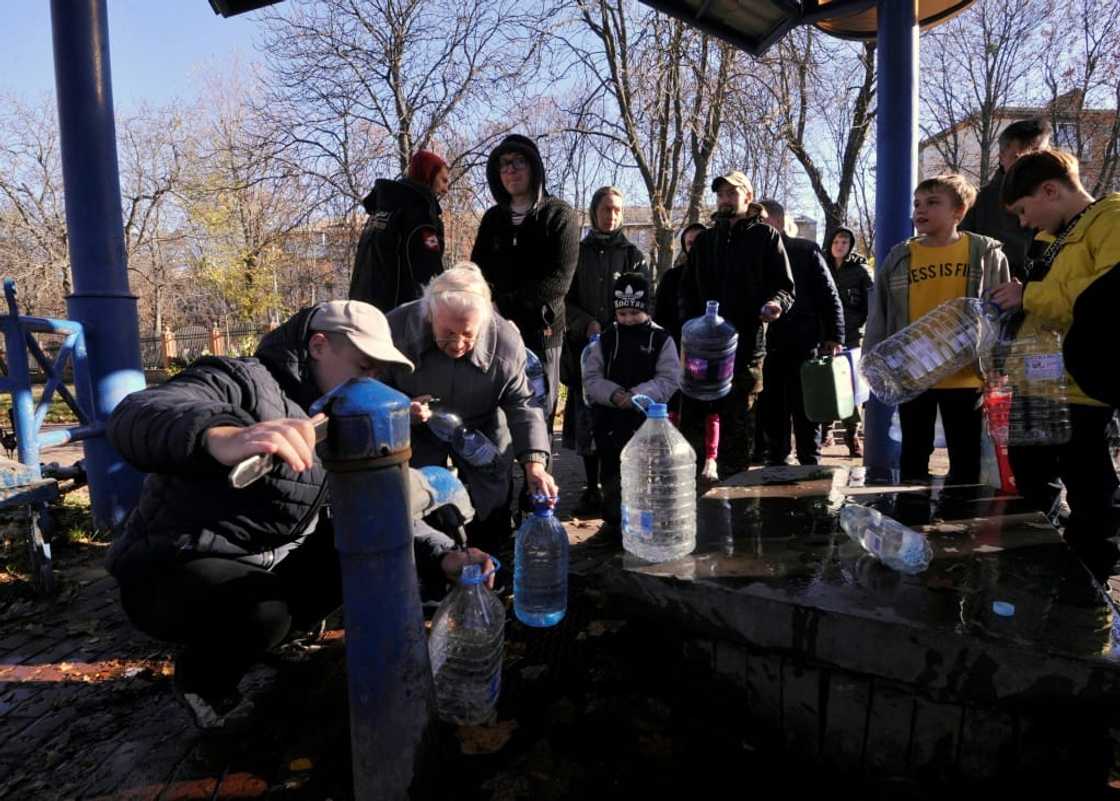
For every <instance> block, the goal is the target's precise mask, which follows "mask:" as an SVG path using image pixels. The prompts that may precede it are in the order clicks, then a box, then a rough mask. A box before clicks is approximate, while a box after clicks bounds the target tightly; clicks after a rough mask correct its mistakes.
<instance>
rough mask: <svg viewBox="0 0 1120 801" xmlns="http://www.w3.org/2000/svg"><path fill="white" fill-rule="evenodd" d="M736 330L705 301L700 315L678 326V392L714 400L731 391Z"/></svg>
mask: <svg viewBox="0 0 1120 801" xmlns="http://www.w3.org/2000/svg"><path fill="white" fill-rule="evenodd" d="M738 345H739V333H738V332H737V331H736V330H735V326H733V325H731V323H729V322H727V320H725V319H723V318H722V317H720V316H719V302H718V301H715V300H709V301H708V305H707V311H706V312H705V313H704V316H702V317H696V318H695V319H692V320H689V321H688V322H686V323H685V324H684V326H683V327H682V328H681V392H683V393H684V394H685V395H687V396H688V397H690V398H695V399H696V400H704V401H707V400H717V399H719V398H722V397H724V396H725V395H727V393H729V392H730V391H731V379H732V378H733V377H734V375H735V349H736V348H737V347H738Z"/></svg>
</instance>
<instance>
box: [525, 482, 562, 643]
mask: <svg viewBox="0 0 1120 801" xmlns="http://www.w3.org/2000/svg"><path fill="white" fill-rule="evenodd" d="M567 610H568V532H566V531H565V530H564V526H562V525H561V524H560V521H559V520H557V519H556V517H555V516H554V515H553V513H552V506H551V503H550V501H549V499H548V498H544V497H542V496H539V495H537V496H534V497H533V513H532V514H531V515H529V516H528V517H526V518H525V522H524V523H522V524H521V528H519V529H518V530H517V541H516V543H515V544H514V559H513V613H514V614H515V615H516V616H517V619H518V620H520V621H521V622H522V623H524V624H525V625H526V626H534V627H536V628H545V627H547V626H555V625H556V624H557V623H559V622H560V621H561V620H563V619H564V614H565V612H567Z"/></svg>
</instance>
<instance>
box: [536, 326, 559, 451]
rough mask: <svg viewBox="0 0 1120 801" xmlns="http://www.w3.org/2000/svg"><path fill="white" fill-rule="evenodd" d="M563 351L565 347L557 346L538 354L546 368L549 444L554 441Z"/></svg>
mask: <svg viewBox="0 0 1120 801" xmlns="http://www.w3.org/2000/svg"><path fill="white" fill-rule="evenodd" d="M562 351H563V346H562V345H557V346H556V347H554V348H544V349H543V350H542V351H541V352H540V353H537V355H538V356H540V359H541V366H542V367H544V377H545V384H546V385H547V386H546V392H547V393H548V400H547V402H546V403H545V407H544V418H545V423H547V425H548V439H549V442H551V441H552V421H553V420H554V419H555V417H556V402H557V400H558V399H559V398H560V354H561V352H562ZM534 352H535V351H534Z"/></svg>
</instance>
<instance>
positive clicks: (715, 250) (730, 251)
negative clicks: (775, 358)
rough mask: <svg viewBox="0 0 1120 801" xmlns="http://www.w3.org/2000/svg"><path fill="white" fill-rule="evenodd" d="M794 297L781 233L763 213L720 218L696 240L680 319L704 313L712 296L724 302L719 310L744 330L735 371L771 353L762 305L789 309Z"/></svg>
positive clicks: (683, 286) (683, 283) (682, 294)
mask: <svg viewBox="0 0 1120 801" xmlns="http://www.w3.org/2000/svg"><path fill="white" fill-rule="evenodd" d="M793 299H794V285H793V276H792V274H791V273H790V268H789V259H788V258H787V256H786V249H785V246H783V245H782V239H781V236H780V235H779V234H778V232H777V231H775V230H774V229H773V228H771V227H770V226H769V225H767V224H766V223H764V222H762V221H761V220H760V219H759V218H758V217H749V218H746V219H739V220H727V219H719V220H717V221H716V224H715V225H714V226H712V227H711V228H709V229H708V230H706V231H703V232H702V233H701V234H700V235H699V236H698V237H697V238H696V241H695V242H694V243H693V244H692V250H690V251H689V253H688V266H687V267H685V269H684V275H682V276H681V284H680V315H681V317H680V319H681V320H682V321H686V320H691V319H692V318H693V317H699V316H700V315H702V314H703V313H704V309H705V305H706V302H707V301H709V300H716V301H719V313H720V314H721V315H722V316H723V317H725V318H726V319H727V320H728V322H730V323H731V324H732V325H733V326H735V329H736V330H737V331H738V332H739V350H738V351H737V352H736V354H735V370H736V373H741V372H742V371H743V370H744V369H745V368H746V367H747V366H748V365H749V364H751V363H753V362H757V361H758V360H759V359H761V358H762V357H763V356H764V355H765V354H766V341H765V328H766V327H765V326H764V325H763V323H762V321H761V320H760V319H759V312H760V311H761V310H762V307H763V305H764V304H766V303H767V302H769V301H775V302H776V303H778V304H779V305H780V306H781V307H782V314H785V313H786V312H788V311H789V310H790V307H791V306H793Z"/></svg>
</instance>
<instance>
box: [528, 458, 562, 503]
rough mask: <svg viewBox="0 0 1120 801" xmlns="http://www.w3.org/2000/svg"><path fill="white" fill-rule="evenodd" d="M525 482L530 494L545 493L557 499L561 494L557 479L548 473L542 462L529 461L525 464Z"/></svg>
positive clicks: (546, 495) (544, 494)
mask: <svg viewBox="0 0 1120 801" xmlns="http://www.w3.org/2000/svg"><path fill="white" fill-rule="evenodd" d="M525 484H526V487H527V489H528V491H529V495H530V496H533V495H543V496H545V497H546V498H551V499H556V498H558V497H559V496H560V488H559V487H558V486H557V485H556V479H554V478H553V477H552V476H550V475H549V474H548V471H547V470H545V469H544V465H543V464H541V463H540V462H528V463H526V465H525Z"/></svg>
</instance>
